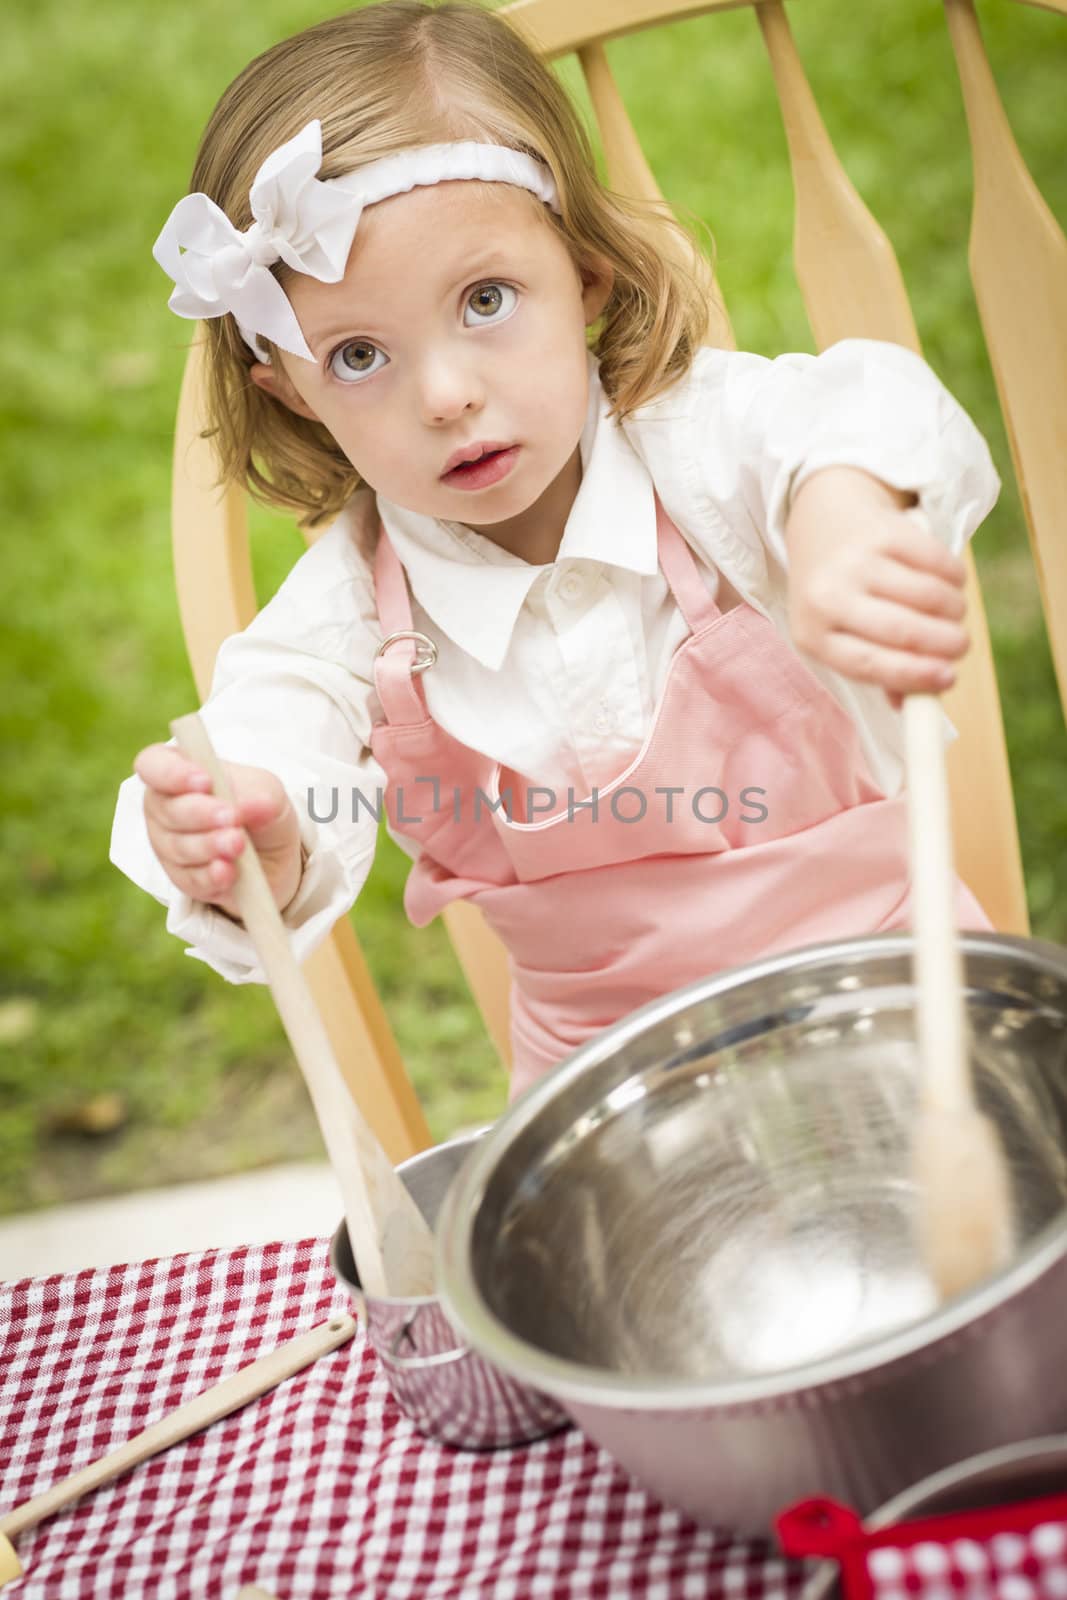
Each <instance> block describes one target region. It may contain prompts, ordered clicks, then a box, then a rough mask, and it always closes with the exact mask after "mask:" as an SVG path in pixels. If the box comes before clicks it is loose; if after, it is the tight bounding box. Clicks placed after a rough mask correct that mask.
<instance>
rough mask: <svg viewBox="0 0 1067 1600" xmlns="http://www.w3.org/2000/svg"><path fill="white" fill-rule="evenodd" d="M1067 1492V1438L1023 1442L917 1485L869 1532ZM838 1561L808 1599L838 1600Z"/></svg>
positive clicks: (873, 1520)
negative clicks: (915, 1520) (898, 1524)
mask: <svg viewBox="0 0 1067 1600" xmlns="http://www.w3.org/2000/svg"><path fill="white" fill-rule="evenodd" d="M1064 1490H1067V1435H1064V1434H1056V1435H1054V1436H1051V1437H1049V1438H1045V1439H1024V1440H1023V1442H1022V1443H1021V1444H1009V1445H1005V1446H1004V1447H1003V1449H1000V1450H987V1451H985V1452H984V1453H983V1454H982V1455H980V1456H971V1457H969V1459H968V1460H966V1461H958V1462H957V1463H956V1464H955V1466H951V1467H946V1468H945V1469H944V1471H943V1472H935V1473H933V1474H932V1476H931V1477H929V1478H924V1479H923V1480H922V1482H921V1483H915V1484H913V1485H912V1486H911V1488H910V1489H905V1490H904V1492H903V1494H898V1495H896V1496H895V1498H894V1499H892V1500H890V1501H889V1502H888V1503H887V1504H886V1505H884V1506H879V1508H878V1510H877V1511H875V1512H874V1513H873V1514H872V1515H871V1516H869V1517H867V1518H866V1523H867V1526H868V1528H871V1529H877V1528H889V1527H892V1525H893V1523H895V1522H910V1521H912V1520H913V1519H915V1518H918V1517H938V1516H942V1515H947V1514H948V1513H949V1512H953V1511H982V1510H984V1509H985V1508H986V1507H988V1506H1008V1505H1013V1504H1015V1503H1016V1502H1017V1501H1020V1500H1040V1499H1041V1498H1042V1497H1043V1496H1044V1495H1051V1494H1063V1492H1064ZM840 1594H841V1585H840V1582H839V1579H838V1568H837V1563H836V1562H825V1563H822V1564H821V1565H820V1569H819V1571H818V1572H817V1573H816V1574H815V1576H814V1577H813V1578H812V1579H811V1581H810V1583H808V1584H806V1585H805V1588H804V1600H839V1596H840Z"/></svg>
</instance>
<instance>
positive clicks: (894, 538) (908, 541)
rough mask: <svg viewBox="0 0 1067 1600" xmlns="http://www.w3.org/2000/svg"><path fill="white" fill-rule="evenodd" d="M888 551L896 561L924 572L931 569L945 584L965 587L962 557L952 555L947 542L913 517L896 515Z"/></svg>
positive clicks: (886, 549) (887, 544) (965, 578)
mask: <svg viewBox="0 0 1067 1600" xmlns="http://www.w3.org/2000/svg"><path fill="white" fill-rule="evenodd" d="M884 549H885V553H886V554H887V555H889V556H892V557H893V558H894V559H895V560H897V561H903V562H904V563H905V564H906V565H907V566H909V567H915V568H917V569H918V570H919V571H922V572H930V573H932V574H933V575H934V576H935V577H937V578H943V579H944V580H945V582H946V583H951V584H954V585H955V587H956V588H962V587H963V585H964V584H965V583H966V581H967V568H966V566H965V565H964V563H963V560H962V559H961V557H960V556H957V555H953V553H952V551H951V550H950V549H949V548H948V546H947V545H943V544H942V543H941V540H940V539H938V538H937V537H936V535H935V534H932V533H930V532H929V531H928V529H926V528H922V527H920V526H919V525H918V524H917V523H916V522H914V521H913V520H912V519H911V518H910V517H897V518H896V519H895V523H894V526H893V530H892V535H891V537H890V538H889V539H888V540H887V542H886V544H885V546H884Z"/></svg>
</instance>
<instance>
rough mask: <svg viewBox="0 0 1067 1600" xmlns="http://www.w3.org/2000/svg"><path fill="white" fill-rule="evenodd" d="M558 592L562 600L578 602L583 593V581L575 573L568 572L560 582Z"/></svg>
mask: <svg viewBox="0 0 1067 1600" xmlns="http://www.w3.org/2000/svg"><path fill="white" fill-rule="evenodd" d="M559 592H560V596H561V598H562V599H564V600H578V599H580V598H581V596H582V595H583V594H584V593H585V579H584V578H583V577H581V575H580V574H579V573H577V572H568V573H567V576H566V577H565V578H562V579H561V580H560V585H559Z"/></svg>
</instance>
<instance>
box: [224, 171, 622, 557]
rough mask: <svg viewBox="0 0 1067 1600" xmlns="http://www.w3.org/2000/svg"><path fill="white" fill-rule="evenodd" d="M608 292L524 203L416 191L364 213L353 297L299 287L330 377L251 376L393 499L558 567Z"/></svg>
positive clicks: (472, 193)
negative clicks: (594, 334)
mask: <svg viewBox="0 0 1067 1600" xmlns="http://www.w3.org/2000/svg"><path fill="white" fill-rule="evenodd" d="M610 289H611V272H610V269H609V268H608V267H607V266H606V265H605V266H604V267H603V268H597V269H594V270H592V271H589V272H587V273H584V274H582V273H579V271H578V269H577V268H576V267H575V265H574V263H573V261H572V259H571V256H570V254H569V252H568V250H567V247H566V245H565V244H564V242H563V241H562V239H561V238H560V237H559V235H558V234H557V233H556V231H555V229H554V228H553V227H552V226H551V225H550V224H549V223H548V221H547V220H546V215H545V213H544V211H543V209H542V207H541V206H540V203H539V202H537V201H534V200H532V199H531V197H530V196H529V195H528V194H527V193H526V192H525V191H524V190H520V189H516V188H514V187H512V186H511V185H507V184H499V183H496V184H483V183H476V182H470V181H461V182H452V183H440V184H437V185H435V186H433V187H431V188H424V189H415V190H412V191H411V192H410V193H409V194H405V195H397V196H395V197H393V198H392V199H389V200H385V201H382V202H380V203H379V204H378V205H375V206H371V207H369V208H368V209H367V211H365V212H364V214H363V216H362V217H361V218H360V222H359V227H358V229H357V232H356V237H355V241H354V243H353V246H352V251H351V254H350V255H349V258H348V267H347V270H346V272H345V276H344V278H343V279H342V280H341V282H340V283H336V284H324V283H320V282H319V281H318V280H317V279H315V278H310V277H307V276H304V275H296V276H294V277H292V278H290V279H289V280H288V282H287V284H286V293H287V294H288V296H289V300H290V302H291V304H292V306H293V310H294V311H295V312H296V315H297V318H298V320H299V322H300V326H301V328H302V330H303V333H304V337H305V339H306V340H307V343H308V347H309V349H310V350H311V351H312V352H313V354H314V356H315V360H314V361H313V362H311V361H302V360H300V359H299V357H295V356H290V355H285V356H284V357H283V359H282V362H281V366H280V368H279V366H278V365H277V364H273V365H269V366H268V365H258V366H255V367H253V369H252V377H253V380H254V381H255V382H256V383H258V384H260V385H261V386H262V387H263V388H265V389H267V390H268V391H269V392H270V393H272V394H274V395H275V396H276V397H277V398H278V399H280V400H282V401H283V402H284V403H285V404H286V405H288V406H290V407H291V408H292V409H293V410H295V411H297V412H299V413H300V414H301V415H304V416H310V417H315V418H317V419H318V420H319V421H320V422H322V423H323V424H324V425H325V427H326V428H328V429H329V431H330V433H331V434H332V435H333V437H334V438H335V439H336V440H337V443H338V444H339V445H340V447H341V449H342V450H343V451H344V453H345V455H346V456H347V457H348V459H349V460H350V461H351V463H352V465H353V466H354V467H355V468H356V470H357V472H358V473H359V474H360V477H361V478H363V480H364V481H365V482H366V483H368V484H369V485H370V486H371V488H373V489H374V490H376V491H377V492H378V493H380V494H382V495H384V496H385V498H386V499H387V500H391V501H394V502H395V503H396V504H398V505H402V506H405V507H407V508H408V509H409V510H411V511H417V512H423V513H425V514H426V515H428V516H432V517H439V518H442V519H444V520H446V521H453V522H462V523H465V524H466V525H467V526H468V527H473V528H476V529H478V530H479V531H480V532H483V533H485V534H486V535H487V536H488V537H489V538H491V539H495V540H496V542H497V543H499V544H501V545H502V546H503V547H504V548H507V549H510V550H512V551H513V552H514V553H515V554H518V555H520V556H523V557H524V558H525V559H527V560H531V561H538V562H542V561H547V560H551V558H552V556H553V555H554V554H555V551H556V549H557V548H558V544H559V539H560V537H561V536H562V532H563V525H564V522H565V521H566V517H567V513H568V512H569V510H570V507H571V503H572V502H573V499H574V495H575V493H576V492H577V489H578V485H579V482H580V480H581V467H580V462H579V458H578V440H579V438H580V436H581V432H582V428H583V427H584V424H585V417H586V408H587V404H588V367H587V357H586V343H585V329H586V325H587V324H588V323H590V322H592V321H594V320H595V319H596V317H597V316H598V315H599V314H600V312H601V311H602V309H603V307H604V305H605V303H606V301H607V297H608V294H609V292H610ZM483 452H484V453H483ZM478 454H481V462H480V464H476V463H472V462H471V460H470V458H471V457H473V456H476V455H478ZM461 462H466V463H467V464H466V465H462V464H461V465H458V466H457V463H461Z"/></svg>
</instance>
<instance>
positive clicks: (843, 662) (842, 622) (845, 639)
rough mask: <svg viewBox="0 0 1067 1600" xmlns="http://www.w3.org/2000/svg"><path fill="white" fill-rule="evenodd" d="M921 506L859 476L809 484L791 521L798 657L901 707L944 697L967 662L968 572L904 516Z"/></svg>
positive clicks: (844, 471)
mask: <svg viewBox="0 0 1067 1600" xmlns="http://www.w3.org/2000/svg"><path fill="white" fill-rule="evenodd" d="M912 504H914V496H912V495H906V494H903V493H901V492H900V491H899V490H897V489H891V488H890V487H889V486H888V485H887V484H884V483H882V482H881V481H880V480H879V479H877V478H873V477H871V476H870V474H869V473H866V472H861V471H860V470H859V469H858V468H855V467H827V468H825V469H824V470H823V471H821V472H817V473H815V474H814V475H813V476H812V477H810V478H809V479H808V480H807V482H806V483H804V484H802V485H801V487H800V489H799V490H798V492H797V494H796V496H795V497H794V500H793V505H792V507H791V509H790V512H789V516H788V518H787V521H786V544H787V547H788V551H789V621H790V628H791V631H792V635H793V641H794V643H795V644H796V645H797V647H798V649H800V650H802V651H804V652H805V653H806V654H808V655H810V656H812V657H814V659H815V660H816V661H820V662H822V663H823V665H824V666H827V667H832V668H833V669H834V670H835V671H837V672H840V673H843V674H844V675H845V676H847V677H850V678H857V679H859V680H860V681H861V682H863V683H877V684H880V685H881V686H882V688H883V689H885V690H886V691H887V692H888V694H889V698H890V701H891V702H892V704H893V705H894V706H896V707H899V706H900V703H901V699H902V697H903V696H904V695H906V694H916V693H927V694H939V693H941V692H942V691H943V690H945V689H948V688H951V686H952V684H953V683H954V682H955V681H956V673H955V670H954V666H953V663H954V662H956V661H958V660H959V659H960V657H961V656H963V655H965V654H966V653H967V650H968V648H969V644H970V641H969V639H968V637H967V633H966V630H965V628H964V627H963V617H964V613H965V611H966V603H965V601H964V585H965V583H966V576H967V572H966V568H965V566H964V564H963V562H962V561H961V560H960V558H959V557H958V556H955V555H953V554H952V552H951V551H950V550H947V549H946V548H945V546H944V545H943V544H942V543H941V542H940V540H938V539H936V538H935V537H934V535H933V534H932V533H930V532H928V531H927V530H926V529H925V528H923V527H921V526H920V525H919V523H918V522H917V521H916V520H915V519H914V518H912V517H909V516H907V515H906V511H907V508H908V507H909V505H912Z"/></svg>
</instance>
